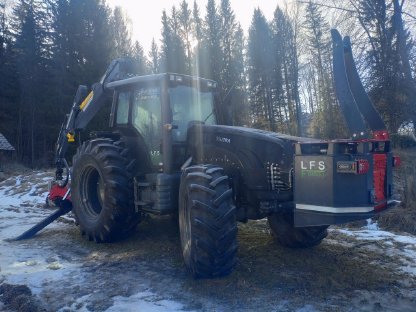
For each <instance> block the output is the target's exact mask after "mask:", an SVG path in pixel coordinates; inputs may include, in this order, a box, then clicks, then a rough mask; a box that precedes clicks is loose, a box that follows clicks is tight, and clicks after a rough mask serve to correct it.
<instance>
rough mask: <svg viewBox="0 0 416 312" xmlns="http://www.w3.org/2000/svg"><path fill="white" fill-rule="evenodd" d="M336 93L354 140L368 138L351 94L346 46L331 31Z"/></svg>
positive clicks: (332, 30) (338, 35) (336, 33)
mask: <svg viewBox="0 0 416 312" xmlns="http://www.w3.org/2000/svg"><path fill="white" fill-rule="evenodd" d="M331 36H332V53H333V60H332V62H333V68H334V82H335V91H336V95H337V98H338V101H339V104H340V106H341V110H342V112H343V115H344V117H345V121H346V123H347V126H348V129H349V130H350V133H351V136H352V138H353V139H364V138H368V132H367V129H366V125H365V123H364V120H363V118H362V116H361V113H360V111H359V109H358V106H357V103H356V102H355V99H354V96H353V94H352V92H351V89H350V86H349V83H348V77H347V73H346V69H345V63H344V45H343V42H342V37H341V35H340V34H339V32H338V31H337V30H336V29H331Z"/></svg>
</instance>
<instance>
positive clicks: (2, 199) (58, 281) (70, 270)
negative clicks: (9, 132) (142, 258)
mask: <svg viewBox="0 0 416 312" xmlns="http://www.w3.org/2000/svg"><path fill="white" fill-rule="evenodd" d="M35 175H39V174H35ZM25 178H26V176H25ZM25 178H23V177H21V176H19V177H14V178H10V179H8V180H6V181H3V182H1V183H0V282H6V283H10V284H24V285H27V286H28V287H29V288H30V289H31V291H32V293H33V294H34V295H37V296H43V295H44V294H45V293H48V290H47V288H48V287H56V285H63V286H62V291H65V287H68V285H67V284H68V283H70V285H71V287H73V288H76V287H82V286H83V285H84V284H86V283H88V280H87V278H88V272H86V271H85V267H84V266H83V265H84V261H85V258H84V256H83V255H82V254H80V255H77V254H74V255H71V257H69V258H66V257H64V256H60V255H59V254H58V253H57V252H56V251H55V250H54V249H53V247H52V246H51V245H49V244H48V243H47V242H46V244H45V243H39V241H34V240H36V238H35V239H34V240H28V241H21V242H15V241H6V240H7V239H12V238H14V237H17V236H18V235H20V234H22V233H23V232H25V231H26V230H28V229H29V228H31V227H32V226H33V225H35V224H36V223H38V222H39V221H41V220H42V219H44V218H45V217H46V216H48V215H50V214H51V213H52V210H49V209H44V208H41V207H39V205H38V204H39V203H44V201H45V196H46V195H47V192H43V193H41V192H40V191H39V189H41V187H42V183H43V184H45V180H46V178H43V179H39V180H36V179H35V180H33V179H32V177H31V176H28V177H27V179H25ZM47 179H48V180H50V178H47ZM25 180H26V181H25ZM30 181H33V182H30ZM10 185H12V186H10ZM64 218H65V219H67V220H71V221H73V218H71V217H69V216H65V217H64ZM70 228H73V225H69V224H62V223H59V224H57V223H52V224H50V225H49V226H48V227H47V228H46V229H44V230H42V232H46V231H50V230H51V229H52V230H54V231H55V232H56V231H58V230H59V231H62V232H65V231H69V230H70ZM74 243H76V242H74ZM45 289H46V290H45ZM146 289H147V288H146ZM116 294H117V293H116ZM92 296H93V292H92V293H90V294H87V295H82V296H80V297H78V298H76V297H75V298H72V297H71V299H68V302H55V303H54V304H56V305H57V306H58V308H57V310H58V311H68V309H69V310H70V311H78V312H89V311H90V310H89V309H88V304H89V303H90V302H91V300H92ZM113 298H114V304H113V306H111V307H110V308H109V309H108V311H151V312H159V311H183V305H182V304H180V303H178V302H175V301H172V300H166V299H165V298H164V297H161V296H158V295H156V294H155V293H152V292H150V291H148V290H145V291H143V292H138V293H137V294H135V295H133V296H131V297H122V296H115V297H113ZM63 305H67V306H66V307H62V308H59V307H61V306H63ZM3 308H4V305H2V304H1V303H0V311H2V310H3Z"/></svg>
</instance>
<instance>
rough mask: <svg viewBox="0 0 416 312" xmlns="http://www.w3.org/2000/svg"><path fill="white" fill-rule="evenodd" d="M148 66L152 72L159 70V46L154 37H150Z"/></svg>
mask: <svg viewBox="0 0 416 312" xmlns="http://www.w3.org/2000/svg"><path fill="white" fill-rule="evenodd" d="M149 59H150V62H149V67H150V72H151V73H152V74H158V73H159V72H160V63H159V62H160V58H159V48H158V46H157V44H156V42H155V39H154V38H153V39H152V45H151V48H150V52H149Z"/></svg>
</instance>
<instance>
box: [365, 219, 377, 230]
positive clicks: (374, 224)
mask: <svg viewBox="0 0 416 312" xmlns="http://www.w3.org/2000/svg"><path fill="white" fill-rule="evenodd" d="M366 221H367V225H366V226H364V228H365V229H367V230H370V231H377V230H379V229H380V228H379V227H378V224H377V222H373V219H371V218H369V219H367V220H366Z"/></svg>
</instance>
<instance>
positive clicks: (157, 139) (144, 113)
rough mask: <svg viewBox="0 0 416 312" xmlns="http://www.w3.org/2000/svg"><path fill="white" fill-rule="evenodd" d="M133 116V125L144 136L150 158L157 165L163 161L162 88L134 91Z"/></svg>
mask: <svg viewBox="0 0 416 312" xmlns="http://www.w3.org/2000/svg"><path fill="white" fill-rule="evenodd" d="M132 114H133V115H132V122H133V125H134V127H135V128H136V129H137V131H139V133H140V134H141V135H142V136H143V138H144V141H145V142H146V145H147V147H148V149H149V152H150V158H151V159H152V162H153V164H155V165H157V164H158V163H159V162H161V160H162V156H161V151H160V144H161V133H162V118H161V104H160V88H146V89H136V90H134V96H133V113H132Z"/></svg>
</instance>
